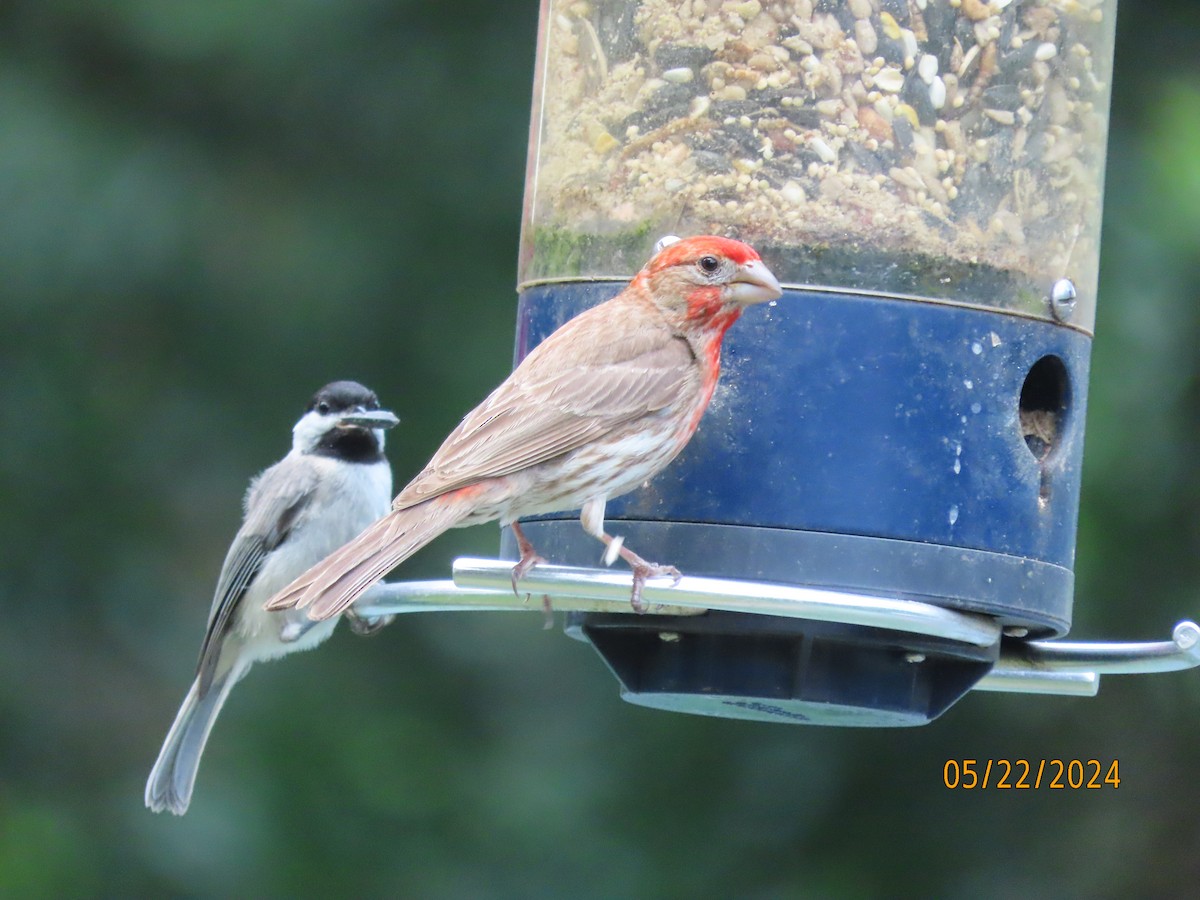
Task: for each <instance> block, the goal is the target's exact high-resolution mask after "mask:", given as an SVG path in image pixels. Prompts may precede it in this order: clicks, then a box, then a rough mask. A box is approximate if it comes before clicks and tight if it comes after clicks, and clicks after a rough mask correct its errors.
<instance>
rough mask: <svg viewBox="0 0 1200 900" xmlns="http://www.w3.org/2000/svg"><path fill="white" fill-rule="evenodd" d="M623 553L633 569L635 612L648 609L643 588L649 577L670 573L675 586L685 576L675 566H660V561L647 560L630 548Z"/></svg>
mask: <svg viewBox="0 0 1200 900" xmlns="http://www.w3.org/2000/svg"><path fill="white" fill-rule="evenodd" d="M626 554H628V556H626ZM621 555H622V556H624V557H625V561H626V562H628V563H629V565H630V567H631V568H632V569H633V593H632V594H631V595H630V597H629V603H630V605H632V606H633V611H634V612H635V613H644V612H645V611H646V604H645V602H644V601H643V600H642V588H643V587H645V585H646V580H647V579H648V578H659V577H660V576H663V575H670V576H671V579H672V580H671V585H672V586H674V585H677V584H679V579H680V578H682V577H683V573H682V572H680V571H679V570H678V569H677V568H675V567H674V566H660V565H659V564H658V563H652V562H646V560H644V559H642V558H641V557H640V556H638V555H637V554H636V553H634V552H632V551H630V550H626V551H625V553H622V554H621Z"/></svg>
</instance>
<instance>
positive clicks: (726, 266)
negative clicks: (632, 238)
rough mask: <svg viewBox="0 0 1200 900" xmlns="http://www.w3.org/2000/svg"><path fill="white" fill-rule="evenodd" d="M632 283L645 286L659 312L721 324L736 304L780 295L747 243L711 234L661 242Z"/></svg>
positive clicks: (736, 310) (731, 315) (725, 324)
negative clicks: (665, 242) (660, 247)
mask: <svg viewBox="0 0 1200 900" xmlns="http://www.w3.org/2000/svg"><path fill="white" fill-rule="evenodd" d="M634 281H635V283H637V282H642V283H643V284H644V285H645V286H646V287H647V288H648V289H649V291H650V295H651V296H652V297H653V298H654V302H655V304H656V305H658V307H659V308H660V309H662V310H663V312H665V313H668V314H669V315H672V314H673V315H680V316H682V317H683V319H684V321H686V322H688V323H692V324H699V325H702V326H705V325H710V324H712V325H719V326H723V327H726V328H727V327H728V326H729V324H732V322H733V320H734V319H736V318H737V316H738V314H739V313H740V312H741V309H742V307H744V306H750V305H751V304H754V303H765V302H767V301H768V300H775V299H778V298H779V296H780V295H781V294H782V293H783V291H782V290H781V289H780V287H779V282H778V281H776V279H775V276H774V275H772V274H771V270H770V269H768V268H767V267H766V266H765V265H764V264H763V261H762V259H761V258H760V257H759V255H758V253H757V252H755V250H754V248H753V247H751V246H750V245H748V244H743V243H742V242H741V241H735V240H733V239H731V238H723V237H714V236H712V235H705V236H702V237H690V238H683V239H682V240H676V241H674V242H672V243H670V244H667V245H666V246H665V247H663V248H662V249H661V250H659V252H658V253H656V254H655V255H654V257H653V258H652V259H651V260H650V262H648V263H646V266H645V268H643V269H642V271H641V272H639V273H638V275H637V278H636V279H634Z"/></svg>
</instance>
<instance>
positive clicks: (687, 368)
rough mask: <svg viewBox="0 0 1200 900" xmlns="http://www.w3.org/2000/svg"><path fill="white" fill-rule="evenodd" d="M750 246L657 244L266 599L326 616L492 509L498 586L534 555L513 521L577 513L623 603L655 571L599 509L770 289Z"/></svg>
mask: <svg viewBox="0 0 1200 900" xmlns="http://www.w3.org/2000/svg"><path fill="white" fill-rule="evenodd" d="M781 293H782V292H781V290H780V287H779V282H778V281H776V280H775V276H774V275H772V274H771V272H770V270H769V269H768V268H767V267H766V266H765V265H764V264H763V262H762V260H761V259H760V258H759V255H758V253H756V252H755V251H754V249H753V248H751V247H749V246H747V245H746V244H743V243H741V242H740V241H735V240H731V239H729V238H721V237H691V238H685V239H683V240H678V241H675V242H674V243H670V244H667V245H666V246H665V247H663V248H662V249H661V250H660V251H659V252H658V253H656V254H655V256H654V257H653V258H652V259H651V260H650V261H649V262H648V263H647V264H646V266H645V267H644V268H643V269H642V270H641V271H640V272H638V274H637V275H636V276H635V277H634V279H633V281H631V282H630V283H629V285H628V286H627V287H626V288H625V289H624V290H623V291H621V293H619V294H617V296H615V297H613V298H612V299H611V300H608V301H605V302H604V303H601V304H599V305H598V306H595V307H593V308H592V309H589V310H587V311H586V312H583V313H580V314H579V315H578V316H576V317H575V318H573V319H571V320H570V321H569V322H567V323H566V324H565V325H563V326H562V327H561V328H559V329H558V330H557V331H555V332H554V333H553V334H551V335H550V336H549V337H548V338H546V339H545V340H544V341H543V342H542V343H541V344H539V345H538V346H537V347H536V348H535V349H534V350H533V351H532V352H530V353H529V355H528V356H526V357H525V359H524V360H522V362H521V364H520V365H518V366H517V368H516V369H515V370H513V373H512V374H511V375H509V376H508V378H507V379H505V381H504V383H503V384H501V385H500V386H499V387H498V388H496V390H494V391H493V392H492V393H491V395H490V396H489V397H488V398H487V399H486V400H484V401H483V403H481V404H480V405H479V406H478V407H476V408H475V409H474V410H473V411H471V412H470V413H468V415H467V417H466V418H465V419H463V421H462V423H461V424H460V425H459V426H458V427H457V428H456V429H454V431H453V432H451V434H450V436H449V437H448V438H446V440H445V442H444V443H443V444H442V446H441V447H440V448H439V449H438V451H437V453H435V454H434V455H433V459H431V460H430V461H429V465H427V466H426V467H425V469H424V470H423V471H422V472H421V473H420V474H419V475H417V477H416V478H414V479H413V480H412V481H411V482H410V483H409V485H408V486H407V487H406V488H404V490H403V491H401V492H400V494H399V496H397V497H396V499H395V501H394V502H393V503H392V511H391V512H390V513H388V514H387V515H386V516H384V517H383V518H382V519H380V520H379V521H378V522H376V523H375V524H374V525H371V526H370V527H369V528H368V529H367V530H366V531H364V532H363V533H362V534H360V535H359V536H358V537H356V538H355V539H354V540H352V541H351V542H350V543H348V544H346V546H344V547H342V548H341V549H340V550H338V551H336V552H335V553H333V554H332V555H330V556H329V557H328V558H327V559H325V560H324V561H322V562H321V563H319V564H317V565H316V566H313V567H312V568H311V569H309V570H308V571H307V572H305V573H304V574H303V575H301V576H300V577H299V578H297V579H296V580H295V581H294V582H292V583H291V584H290V585H288V586H287V587H286V588H284V589H283V590H282V591H280V592H279V593H278V594H277V595H276V596H275V597H273V598H272V599H271V600H270V601H269V602H268V603H267V609H270V610H281V609H289V608H292V607H295V608H301V609H302V608H307V609H308V616H309V618H311V619H318V620H319V619H325V618H328V617H330V616H336V615H337V614H338V613H340V612H342V611H343V610H345V609H346V608H347V607H348V606H350V604H352V603H353V602H354V601H355V600H356V599H357V598H358V597H359V596H360V595H362V594H363V593H364V592H365V591H366V590H367V589H368V588H369V587H371V585H373V584H374V583H375V582H376V581H378V580H379V579H380V578H382V577H383V576H384V575H386V574H387V573H388V572H389V571H391V570H392V569H393V568H395V567H396V566H397V565H399V564H400V563H402V562H404V560H406V559H408V557H409V556H411V555H412V554H413V553H415V552H416V551H417V550H419V549H421V548H422V547H424V546H425V545H426V544H428V543H429V542H430V541H432V540H433V539H434V538H435V537H437V536H438V535H439V534H441V533H442V532H443V531H445V530H446V529H448V528H454V527H458V526H463V525H475V524H479V523H482V522H491V521H493V520H496V519H499V520H500V522H501V524H502V525H510V526H511V527H512V529H513V532H514V534H515V535H516V538H517V542H518V545H519V546H520V549H521V559H520V562H518V563H517V565H516V566H515V567H514V568H513V585H514V588H515V586H516V583H517V581H518V580H519V579H520V578H521V577H522V576H523V575H524V574H525V573H526V572H527V571H528V570H529V569H530V568H531V567H532V566H534V565H536V564H537V563H538V562H541V561H542V560H541V558H540V557H538V556H537V554H536V552H535V551H534V549H533V546H532V545H531V544H530V543H529V541H528V540H526V538H525V536H524V534H523V533H522V531H521V528H520V526H519V525H518V524H517V519H519V518H521V517H523V516H531V515H537V514H539V513H548V512H556V511H560V510H567V509H579V508H582V513H581V515H580V520H581V522H582V524H583V528H584V530H585V531H586V532H587V533H588V534H590V535H592V536H593V537H596V538H597V539H599V540H601V541H603V542H604V543H605V545H606V546H607V548H608V549H607V551H606V553H605V561H606V562H610V563H611V562H612V561H613V560H614V559H615V558H616V556H618V555H619V556H621V558H623V559H624V560H626V561H627V562H628V563H629V564H630V566H631V567H632V568H633V594H632V596H631V600H632V603H633V606H634V609H638V610H640V609H642V608H643V607H642V604H641V594H642V586H643V584H644V583H645V581H646V579H647V578H648V577H650V576H654V575H664V574H670V575H674V576H675V577H676V578H678V576H679V573H678V572H677V571H676V570H675V569H674V568H672V567H670V566H659V565H655V564H653V563H648V562H646V561H645V560H644V559H642V558H641V557H640V556H638V555H636V554H635V553H633V552H632V551H631V550H629V549H628V548H627V547H624V546H622V543H621V538H619V537H616V538H614V537H612V536H610V535H608V534H606V533H605V531H604V505H605V502H606V501H607V499H608V498H609V497H616V496H618V495H620V494H623V493H625V492H626V491H629V490H632V489H633V488H635V487H637V486H638V485H640V484H641V483H642V482H644V481H645V480H646V479H648V478H650V477H652V476H653V475H655V474H656V473H658V472H659V471H661V470H662V469H663V468H664V467H665V466H666V465H667V463H669V462H670V461H671V460H672V459H674V458H675V456H676V454H678V453H679V451H680V450H681V449H683V447H684V445H685V444H686V443H687V442H688V440H689V439H690V438H691V436H692V435H693V434H694V433H695V431H696V426H697V425H699V424H700V417H701V416H702V415H703V414H704V410H705V408H706V407H707V406H708V402H709V400H710V399H711V398H712V395H713V390H714V389H715V388H716V386H717V377H718V375H719V374H720V363H721V341H722V339H723V338H724V336H725V332H726V331H727V330H728V329H729V326H731V325H732V324H733V323H734V322H735V321H736V320H737V318H738V316H739V315H741V312H742V309H743V308H744V307H746V306H749V305H751V304H755V303H764V302H766V301H769V300H774V299H776V298H778V297H779V296H780V295H781Z"/></svg>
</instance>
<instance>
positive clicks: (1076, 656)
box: [355, 558, 1200, 697]
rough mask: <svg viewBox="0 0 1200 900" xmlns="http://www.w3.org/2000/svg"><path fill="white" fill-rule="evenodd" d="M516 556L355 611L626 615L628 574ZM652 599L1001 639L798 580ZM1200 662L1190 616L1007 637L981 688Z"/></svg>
mask: <svg viewBox="0 0 1200 900" xmlns="http://www.w3.org/2000/svg"><path fill="white" fill-rule="evenodd" d="M512 566H513V563H512V562H511V561H504V560H491V559H472V558H463V559H458V560H455V563H454V580H453V581H448V580H439V581H408V582H385V583H383V584H380V585H377V586H376V587H374V588H373V589H372V590H371V591H370V592H369V593H368V594H367V595H366V596H365V597H364V598H363V599H362V600H361V601H360V602H359V603H358V604H357V605H356V607H355V609H356V610H357V611H358V612H359V613H360V614H361V615H364V616H367V617H368V618H370V617H377V616H384V615H391V614H396V613H409V612H462V611H467V610H491V611H501V610H510V611H521V610H532V611H540V610H541V608H542V605H541V603H540V602H539V601H538V599H537V598H540V597H541V596H542V595H543V594H545V595H548V596H550V597H551V598H552V605H553V608H554V609H555V610H557V611H562V612H607V613H627V614H630V615H632V614H633V611H632V610H631V608H630V605H629V591H630V578H629V575H628V573H625V572H620V571H607V570H602V569H584V568H574V567H568V566H554V565H550V564H542V565H539V566H537V568H535V569H534V570H532V571H531V572H530V573H529V574H528V575H527V576H526V577H525V578H524V579H522V580H521V581H520V582H519V583H518V585H517V587H518V590H519V592H520V593H519V595H517V594H514V593H513V591H512ZM644 599H645V600H646V602H647V603H648V605H649V608H648V610H647V612H648V614H652V615H675V616H687V615H700V614H703V613H704V612H705V611H706V610H709V609H720V610H728V611H730V612H744V613H754V614H759V615H773V616H787V617H791V618H800V619H813V620H818V621H826V622H842V623H845V624H849V625H864V626H870V627H874V628H885V629H890V630H893V631H904V632H909V633H913V634H925V635H933V636H937V637H944V638H948V639H950V640H957V641H962V642H964V643H970V644H976V645H978V646H990V645H991V644H994V643H995V642H996V641H998V640H999V639H1000V626H999V624H998V623H996V622H994V621H993V620H991V619H988V618H986V617H983V616H978V615H973V614H970V613H961V612H957V611H955V610H950V609H944V608H943V607H940V606H934V605H932V604H928V603H918V602H916V601H912V600H899V599H895V598H889V597H871V596H866V595H862V594H851V593H845V592H842V591H832V590H823V589H818V588H805V587H796V586H793V585H782V584H768V583H757V582H747V581H734V580H731V579H723V578H701V577H697V576H687V575H685V576H684V577H683V578H681V579H680V581H679V583H678V584H676V585H672V584H671V583H670V581H669V580H668V579H665V578H662V579H651V580H650V581H649V582H648V583H647V584H646V589H645V595H644ZM1195 666H1200V626H1198V625H1197V624H1196V623H1195V622H1191V621H1183V622H1180V623H1179V624H1178V625H1176V626H1175V630H1174V632H1173V635H1172V640H1170V641H1147V642H1140V643H1134V642H1130V643H1112V642H1069V641H1008V642H1005V644H1004V645H1003V647H1002V649H1001V653H1000V658H999V660H998V661H997V662H996V665H995V666H994V667H993V669H992V670H991V671H990V672H989V673H988V674H987V675H986V676H984V678H982V679H981V680H980V681H979V682H978V683H977V684H976V685H975V688H974V689H975V690H980V691H1006V692H1015V693H1033V694H1066V695H1072V696H1081V697H1090V696H1094V695H1095V694H1096V692H1097V690H1098V689H1099V685H1100V676H1101V675H1116V674H1138V673H1151V672H1170V671H1176V670H1180V669H1190V668H1193V667H1195Z"/></svg>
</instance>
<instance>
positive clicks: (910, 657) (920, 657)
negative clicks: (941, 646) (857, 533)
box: [904, 651, 925, 663]
mask: <svg viewBox="0 0 1200 900" xmlns="http://www.w3.org/2000/svg"><path fill="white" fill-rule="evenodd" d="M904 661H905V662H910V663H919V662H925V654H924V653H916V652H915V651H909V652H908V653H905V654H904Z"/></svg>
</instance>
